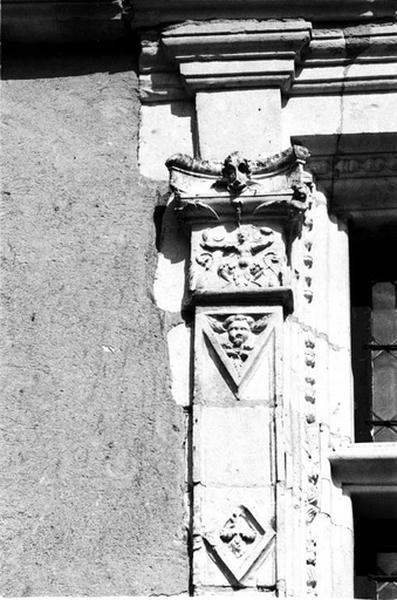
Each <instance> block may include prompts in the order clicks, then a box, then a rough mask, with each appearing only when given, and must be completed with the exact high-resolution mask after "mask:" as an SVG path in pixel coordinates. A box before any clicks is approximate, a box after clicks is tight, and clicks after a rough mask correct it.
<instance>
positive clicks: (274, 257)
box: [191, 225, 287, 292]
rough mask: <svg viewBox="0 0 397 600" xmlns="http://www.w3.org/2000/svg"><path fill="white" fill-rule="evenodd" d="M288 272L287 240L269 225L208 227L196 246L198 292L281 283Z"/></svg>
mask: <svg viewBox="0 0 397 600" xmlns="http://www.w3.org/2000/svg"><path fill="white" fill-rule="evenodd" d="M286 275H287V265H286V256H285V250H284V247H283V244H282V242H281V241H280V239H279V238H277V237H276V235H275V232H274V231H273V230H272V229H270V228H269V227H254V226H252V225H243V226H240V227H238V228H236V229H235V230H234V231H231V232H229V233H228V232H227V231H226V230H222V229H221V228H216V229H212V230H211V229H206V230H204V231H203V232H202V233H201V239H200V241H199V245H198V247H197V248H195V249H194V250H193V257H192V269H191V289H192V290H193V291H194V292H197V291H198V292H200V291H205V290H213V291H232V290H234V289H236V288H237V289H247V288H248V289H251V288H253V289H261V288H271V287H280V286H283V285H286V283H287V281H286Z"/></svg>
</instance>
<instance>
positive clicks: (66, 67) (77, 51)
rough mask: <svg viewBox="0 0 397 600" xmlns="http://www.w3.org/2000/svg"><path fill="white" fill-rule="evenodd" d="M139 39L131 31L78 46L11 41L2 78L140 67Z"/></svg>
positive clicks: (109, 71)
mask: <svg viewBox="0 0 397 600" xmlns="http://www.w3.org/2000/svg"><path fill="white" fill-rule="evenodd" d="M138 57H139V40H138V38H137V36H136V35H134V34H132V33H129V34H126V36H125V38H123V39H122V40H118V41H117V42H111V43H99V42H98V43H91V44H78V45H73V46H72V45H70V44H69V45H55V44H54V45H52V44H51V45H50V44H48V45H46V44H40V45H38V44H34V45H32V44H18V45H17V44H8V45H7V46H6V47H5V48H4V49H3V68H2V79H4V80H11V79H49V78H52V77H73V76H78V75H89V74H92V73H121V72H125V71H135V72H137V69H138Z"/></svg>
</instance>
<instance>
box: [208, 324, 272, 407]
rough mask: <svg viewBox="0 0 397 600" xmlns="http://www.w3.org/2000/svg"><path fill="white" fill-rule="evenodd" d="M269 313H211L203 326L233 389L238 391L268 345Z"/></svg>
mask: <svg viewBox="0 0 397 600" xmlns="http://www.w3.org/2000/svg"><path fill="white" fill-rule="evenodd" d="M270 318H271V314H270V313H264V314H260V315H257V314H251V313H249V314H244V313H234V314H233V313H232V314H231V313H224V314H219V313H218V314H208V315H207V319H206V323H205V325H204V327H203V332H204V335H205V337H206V338H207V339H208V341H209V342H210V344H211V346H212V348H213V349H214V351H215V353H216V355H217V357H218V359H219V362H220V365H222V367H223V368H224V369H225V371H226V373H227V374H228V376H229V379H230V383H231V385H232V388H233V392H234V394H235V396H236V398H237V400H239V399H240V398H239V392H240V389H241V386H242V385H243V384H244V381H245V379H246V378H247V377H248V376H249V374H250V372H251V371H252V369H253V368H254V366H255V363H256V361H257V359H258V357H259V354H260V352H261V351H262V350H263V348H264V346H265V345H266V344H267V342H268V340H269V337H270V332H271V330H272V327H270V329H268V326H269V319H270Z"/></svg>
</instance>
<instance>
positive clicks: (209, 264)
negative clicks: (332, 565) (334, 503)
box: [167, 146, 312, 596]
mask: <svg viewBox="0 0 397 600" xmlns="http://www.w3.org/2000/svg"><path fill="white" fill-rule="evenodd" d="M307 156H308V152H307V150H306V149H304V148H302V147H297V146H295V147H293V148H290V149H289V150H287V151H285V152H283V153H281V154H279V155H276V156H272V157H259V158H257V159H255V160H252V159H251V160H249V159H246V158H245V156H244V155H243V154H241V153H238V152H234V153H232V154H230V155H229V156H228V157H227V158H226V159H225V160H224V161H223V162H217V161H205V160H201V159H193V158H191V157H188V156H186V155H174V156H173V157H171V158H170V159H169V160H168V161H167V166H168V168H169V170H170V174H171V178H170V185H171V190H172V193H173V195H174V196H173V201H172V203H173V205H174V207H175V209H176V211H177V213H178V216H179V217H180V219H181V220H182V222H183V224H184V226H185V227H187V228H188V230H189V232H190V241H191V256H190V266H189V277H188V288H189V290H188V297H187V307H188V308H190V309H191V310H192V313H193V315H194V331H195V333H194V386H193V398H192V404H193V406H192V440H191V444H192V452H191V456H192V464H191V475H190V480H191V485H192V502H191V511H192V519H191V522H192V536H193V559H192V568H193V571H192V576H193V587H194V591H195V593H196V594H201V593H206V592H209V591H214V590H218V591H219V590H225V589H226V590H227V589H229V591H231V590H237V589H244V588H246V589H250V590H251V591H259V590H260V591H262V592H267V593H268V594H270V595H272V596H275V595H276V594H277V595H279V596H280V595H281V596H282V595H285V594H286V593H287V586H288V585H290V584H288V582H287V579H288V565H287V561H286V553H287V552H288V547H289V545H290V543H291V539H292V537H293V536H294V532H295V530H296V528H295V526H296V523H295V521H296V520H297V519H298V521H299V520H300V515H301V513H302V510H303V509H304V503H305V498H303V497H302V498H301V499H300V506H302V509H301V511H299V510H298V511H295V512H294V513H293V515H291V513H290V508H291V507H290V498H289V495H288V486H287V479H286V478H287V476H288V477H291V473H289V472H288V473H287V469H288V465H287V464H286V459H287V456H288V454H290V455H291V454H293V452H294V449H293V448H292V447H291V446H290V443H291V432H292V431H293V429H294V423H293V414H292V413H291V412H290V410H289V407H288V404H289V403H291V400H289V399H288V386H286V385H285V384H286V382H289V378H287V379H286V378H285V377H284V372H283V369H284V367H283V361H284V356H285V339H284V337H285V327H286V324H285V319H286V318H287V316H288V315H290V314H291V313H292V312H293V310H294V294H296V292H297V291H298V288H299V282H298V280H297V277H296V272H295V269H294V267H293V264H292V261H291V258H292V252H293V247H294V245H296V244H301V243H302V239H303V238H302V228H303V226H304V222H305V212H306V211H307V209H308V207H309V205H310V202H311V200H310V196H311V187H312V181H311V177H310V175H309V174H308V173H306V172H305V171H304V163H305V161H306V158H307ZM302 527H303V526H302ZM302 544H303V546H302ZM300 545H301V548H300V553H301V554H300V555H301V557H302V561H303V564H304V561H305V547H306V540H305V533H304V531H303V530H302V535H301V537H300Z"/></svg>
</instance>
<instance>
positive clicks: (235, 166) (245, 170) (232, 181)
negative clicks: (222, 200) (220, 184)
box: [222, 152, 251, 193]
mask: <svg viewBox="0 0 397 600" xmlns="http://www.w3.org/2000/svg"><path fill="white" fill-rule="evenodd" d="M222 175H223V177H224V179H225V180H226V183H227V188H228V190H230V191H231V192H234V193H238V192H242V191H243V189H244V188H245V187H246V185H247V182H248V180H249V178H250V175H251V170H250V166H249V163H248V161H247V159H245V158H243V157H242V156H241V155H240V154H239V153H238V152H233V154H230V156H228V157H227V158H226V160H225V162H224V167H223V171H222Z"/></svg>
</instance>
